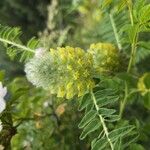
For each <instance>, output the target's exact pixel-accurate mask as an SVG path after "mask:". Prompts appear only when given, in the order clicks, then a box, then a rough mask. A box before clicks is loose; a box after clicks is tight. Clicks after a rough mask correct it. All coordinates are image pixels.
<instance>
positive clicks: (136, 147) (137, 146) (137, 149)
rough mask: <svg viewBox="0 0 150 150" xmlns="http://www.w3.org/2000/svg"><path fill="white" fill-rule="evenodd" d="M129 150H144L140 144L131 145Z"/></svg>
mask: <svg viewBox="0 0 150 150" xmlns="http://www.w3.org/2000/svg"><path fill="white" fill-rule="evenodd" d="M130 150H145V148H144V147H143V146H142V145H140V144H132V145H131V146H130Z"/></svg>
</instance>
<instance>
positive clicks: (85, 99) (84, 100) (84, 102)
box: [78, 93, 92, 111]
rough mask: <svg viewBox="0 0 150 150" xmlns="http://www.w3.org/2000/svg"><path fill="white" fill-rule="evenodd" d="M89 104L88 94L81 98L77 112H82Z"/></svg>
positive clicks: (89, 96) (89, 97)
mask: <svg viewBox="0 0 150 150" xmlns="http://www.w3.org/2000/svg"><path fill="white" fill-rule="evenodd" d="M91 103H92V101H91V95H90V94H89V93H88V94H86V95H84V96H83V98H82V99H81V102H80V105H79V108H78V110H79V111H81V110H83V109H84V108H86V106H87V105H89V104H91Z"/></svg>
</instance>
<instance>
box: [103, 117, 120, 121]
mask: <svg viewBox="0 0 150 150" xmlns="http://www.w3.org/2000/svg"><path fill="white" fill-rule="evenodd" d="M105 120H106V121H107V122H115V121H118V120H120V116H119V115H110V116H108V118H107V119H105Z"/></svg>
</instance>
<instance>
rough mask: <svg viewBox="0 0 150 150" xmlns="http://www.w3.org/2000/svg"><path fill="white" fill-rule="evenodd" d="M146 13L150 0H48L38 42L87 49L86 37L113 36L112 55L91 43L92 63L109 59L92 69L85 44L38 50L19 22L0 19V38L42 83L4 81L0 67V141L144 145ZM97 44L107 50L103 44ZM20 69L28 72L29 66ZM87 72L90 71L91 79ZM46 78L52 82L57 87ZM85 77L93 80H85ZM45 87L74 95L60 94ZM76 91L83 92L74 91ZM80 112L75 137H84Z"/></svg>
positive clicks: (148, 103) (32, 145)
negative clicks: (1, 90) (2, 101)
mask: <svg viewBox="0 0 150 150" xmlns="http://www.w3.org/2000/svg"><path fill="white" fill-rule="evenodd" d="M38 2H39V1H38ZM38 2H37V5H38V4H39V3H38ZM0 3H2V2H0ZM8 3H9V4H10V3H11V2H10V1H9V0H8ZM41 3H42V2H41ZM11 4H12V6H14V7H16V6H17V7H16V8H17V10H18V9H20V5H17V3H16V4H15V5H13V4H14V0H12V3H11ZM37 5H35V7H36V6H37ZM36 8H37V7H36ZM45 8H46V7H44V9H45ZM20 10H21V14H22V12H24V13H25V14H26V13H27V14H28V16H30V15H29V14H30V13H31V12H30V13H28V11H27V10H28V9H26V7H25V8H23V9H20ZM41 10H42V9H41ZM45 10H46V9H45ZM33 11H34V10H33ZM44 12H45V11H44ZM0 13H1V11H0ZM33 16H34V15H31V20H33V22H36V21H35V20H36V19H37V17H33ZM42 16H43V15H42ZM44 16H45V15H44ZM149 16H150V5H149V3H148V2H147V1H145V0H139V1H132V0H114V1H113V0H100V1H86V0H83V1H80V0H79V1H78V0H74V1H70V0H65V1H63V0H61V1H58V0H52V1H51V2H50V4H49V5H47V20H46V21H45V22H46V27H45V29H44V30H43V31H41V32H40V33H39V38H40V45H41V46H42V47H44V48H43V49H45V50H47V49H49V48H55V47H58V46H63V45H67V44H68V43H69V45H76V46H80V47H84V48H85V49H88V48H87V47H89V45H90V44H91V43H97V42H111V43H113V44H114V45H116V46H117V47H118V50H117V51H114V55H115V56H116V54H117V57H111V55H109V54H110V52H112V50H111V51H110V52H109V53H108V51H107V52H106V54H103V55H104V56H105V57H104V58H102V57H99V56H101V55H102V54H101V51H97V49H96V48H95V47H94V48H93V49H92V51H93V53H94V52H95V51H97V53H96V54H95V56H94V57H93V58H91V60H92V59H93V60H92V63H93V62H96V61H97V64H100V66H97V69H101V66H103V65H104V66H105V65H106V64H107V67H105V68H107V70H108V72H110V73H109V74H103V73H101V72H100V73H99V74H98V75H95V68H94V67H93V64H92V63H89V61H88V60H89V59H87V57H86V55H87V54H89V50H87V52H84V51H82V55H81V53H79V54H78V53H72V51H70V52H68V51H67V50H66V49H67V48H66V47H64V48H58V49H57V50H54V49H51V50H50V52H47V51H43V53H40V56H38V57H37V55H36V53H35V52H36V51H35V50H36V49H37V48H38V46H39V42H38V41H37V40H36V39H35V38H32V39H31V40H29V42H27V44H23V43H24V42H23V43H22V40H21V37H20V34H21V32H20V29H19V28H16V27H14V28H10V27H5V26H0V41H1V42H3V43H4V46H5V47H6V49H7V53H8V55H9V56H10V57H11V58H12V59H14V58H16V59H18V58H20V59H19V60H20V61H23V62H27V64H29V65H28V70H29V69H30V71H29V74H30V77H31V78H30V81H31V82H32V83H34V85H36V86H38V87H43V88H45V87H46V90H47V91H44V90H43V89H40V88H37V89H35V88H34V87H32V86H31V85H30V84H29V83H28V82H27V80H25V79H24V78H16V79H14V80H13V81H11V82H10V81H8V80H5V79H4V72H3V71H2V72H0V81H2V82H3V84H5V85H7V87H8V91H9V92H8V97H6V99H8V101H7V108H6V110H5V111H4V112H3V113H2V114H0V119H1V121H2V124H3V130H2V132H1V133H0V144H1V145H3V146H5V149H14V150H15V149H16V150H17V149H35V150H36V149H44V150H45V149H48V150H49V149H56V150H57V149H61V150H70V149H73V150H76V149H79V150H80V149H85V150H86V149H90V148H91V149H92V150H101V149H104V150H109V149H111V150H126V149H129V150H130V149H131V150H133V149H135V150H144V149H149V147H150V143H149V139H150V134H149V130H150V123H149V120H150V115H149V108H150V94H149V93H150V92H149V90H150V85H149V81H150V76H149V66H148V64H149V63H148V62H149V56H150V55H149V54H150V51H149V50H150V44H149V34H148V32H149V31H150V22H149V20H150V17H149ZM37 20H38V19H37ZM42 24H43V22H42ZM44 24H45V23H44ZM42 26H43V25H41V28H42ZM36 27H37V24H36ZM33 29H34V27H33ZM36 29H37V28H36ZM36 29H35V30H36ZM36 32H37V31H36ZM34 33H35V31H34ZM25 34H28V33H25ZM31 34H32V33H31ZM28 35H30V33H29V34H28ZM26 41H27V40H26ZM71 49H72V48H71ZM77 49H80V48H76V51H77ZM73 50H74V48H73ZM80 50H81V49H80ZM102 50H103V49H102ZM37 52H38V51H37ZM45 52H46V53H45ZM102 52H104V53H105V51H104V50H103V51H102ZM34 53H35V56H33V55H34ZM44 53H45V54H44ZM49 53H51V56H50V57H49ZM118 53H119V55H118ZM44 55H46V56H44ZM52 55H53V57H52ZM78 55H79V56H82V57H78ZM122 55H123V56H124V57H125V58H123V60H122V61H123V62H125V63H124V64H122V63H121V61H120V60H121V59H122ZM43 56H44V59H43V58H42V57H43ZM118 56H119V57H118ZM35 57H37V58H36V60H35ZM96 57H99V59H96ZM79 58H80V59H79ZM116 58H117V59H116ZM33 59H34V61H33ZM119 59H120V60H119ZM81 60H82V61H84V63H83V62H82V61H81ZM116 60H117V61H116ZM51 61H53V63H50V62H51ZM118 61H119V62H118ZM41 62H42V63H41ZM115 63H117V64H120V65H121V66H122V69H121V68H119V69H118V71H119V73H118V72H116V71H114V69H115V65H114V64H115ZM50 64H51V65H50ZM145 64H147V66H148V67H146V65H145ZM141 66H142V67H141ZM93 68H94V70H93ZM110 68H111V69H110ZM87 70H88V73H90V75H89V74H87V72H86V71H87ZM141 70H142V71H141ZM25 71H26V73H27V75H28V72H27V69H25ZM58 72H59V73H58ZM33 74H34V75H33ZM41 75H42V77H41ZM88 75H89V76H88ZM85 76H86V77H87V76H88V77H90V81H92V83H91V82H89V80H87V78H85ZM54 80H55V82H54ZM93 81H94V82H93ZM35 82H36V83H35ZM43 83H44V85H42V84H43ZM80 83H82V84H80ZM93 83H95V85H93ZM52 84H53V85H52ZM49 85H50V86H53V87H55V89H54V91H55V92H53V89H51V88H49V87H50V86H49ZM90 85H93V86H95V88H93V86H92V88H89V87H90ZM92 89H93V90H92ZM50 92H51V93H53V94H57V96H58V97H65V98H66V97H67V98H68V99H72V101H67V102H66V101H65V99H63V98H61V99H60V98H57V97H56V96H55V95H51V94H50ZM68 93H69V94H68ZM76 95H78V96H79V97H80V96H82V95H83V97H82V98H81V99H80V98H78V97H76ZM79 99H80V107H79V110H81V111H82V112H81V113H80V112H77V106H76V103H77V102H78V101H79ZM81 116H83V117H82V118H81ZM79 120H81V121H80V123H79V125H78V127H79V128H80V129H82V132H81V135H80V140H83V139H84V140H83V141H80V140H79V139H78V137H79V130H77V124H78V122H79ZM47 141H48V142H47ZM84 142H85V143H84ZM89 143H91V144H89ZM1 145H0V146H1Z"/></svg>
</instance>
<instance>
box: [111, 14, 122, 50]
mask: <svg viewBox="0 0 150 150" xmlns="http://www.w3.org/2000/svg"><path fill="white" fill-rule="evenodd" d="M109 18H110V22H111V25H112V28H113V31H114V35H115V39H116V42H117V45H118V49H119V50H121V49H122V45H121V42H120V40H119V35H118V32H117V27H116V24H115V21H114V17H113V14H112V13H110V14H109Z"/></svg>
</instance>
